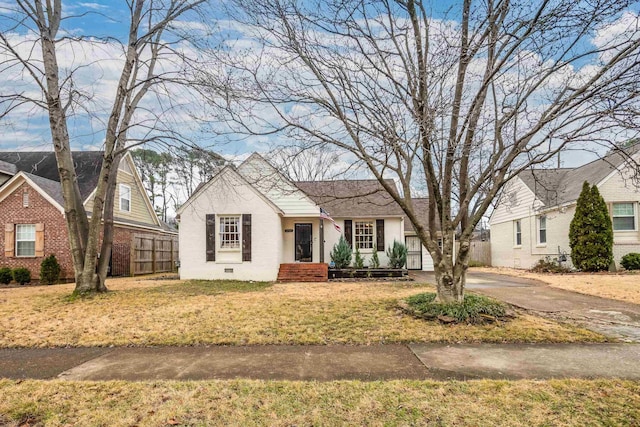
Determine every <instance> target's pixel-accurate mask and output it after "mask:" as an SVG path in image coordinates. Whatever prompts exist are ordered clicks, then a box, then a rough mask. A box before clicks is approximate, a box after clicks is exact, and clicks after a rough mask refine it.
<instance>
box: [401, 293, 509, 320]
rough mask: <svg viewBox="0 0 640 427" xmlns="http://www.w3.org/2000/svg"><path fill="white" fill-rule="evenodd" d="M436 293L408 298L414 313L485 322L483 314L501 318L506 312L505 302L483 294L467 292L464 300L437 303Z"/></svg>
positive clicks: (426, 316)
mask: <svg viewBox="0 0 640 427" xmlns="http://www.w3.org/2000/svg"><path fill="white" fill-rule="evenodd" d="M435 299H436V294H434V293H430V292H425V293H422V294H418V295H414V296H411V297H409V298H407V299H406V302H407V305H408V306H409V309H410V310H411V311H412V314H414V315H416V316H418V317H422V318H425V319H436V318H438V316H449V317H452V318H454V319H455V320H456V321H457V322H458V323H465V322H466V323H483V322H484V321H486V319H485V318H484V317H483V315H487V316H491V317H493V318H501V317H504V316H505V314H506V307H505V306H504V304H502V303H500V302H498V301H495V300H493V299H491V298H487V297H485V296H481V295H473V294H467V295H465V296H464V302H463V303H462V304H459V303H446V304H445V303H436V302H434V301H435Z"/></svg>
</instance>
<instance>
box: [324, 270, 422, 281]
mask: <svg viewBox="0 0 640 427" xmlns="http://www.w3.org/2000/svg"><path fill="white" fill-rule="evenodd" d="M408 274H409V271H408V270H405V269H404V268H330V269H329V280H331V279H367V278H372V279H379V278H385V277H404V276H407V275H408Z"/></svg>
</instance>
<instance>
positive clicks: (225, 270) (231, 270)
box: [224, 268, 233, 273]
mask: <svg viewBox="0 0 640 427" xmlns="http://www.w3.org/2000/svg"><path fill="white" fill-rule="evenodd" d="M224 272H225V273H233V268H225V269H224Z"/></svg>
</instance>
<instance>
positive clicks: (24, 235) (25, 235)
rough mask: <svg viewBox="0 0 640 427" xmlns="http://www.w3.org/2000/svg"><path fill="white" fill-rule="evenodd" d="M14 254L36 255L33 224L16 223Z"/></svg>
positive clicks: (34, 227)
mask: <svg viewBox="0 0 640 427" xmlns="http://www.w3.org/2000/svg"><path fill="white" fill-rule="evenodd" d="M16 256H25V257H27V256H36V226H35V224H18V225H16Z"/></svg>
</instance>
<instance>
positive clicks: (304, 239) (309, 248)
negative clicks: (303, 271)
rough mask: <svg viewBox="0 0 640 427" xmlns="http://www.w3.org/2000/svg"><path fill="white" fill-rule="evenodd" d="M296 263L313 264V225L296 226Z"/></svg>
mask: <svg viewBox="0 0 640 427" xmlns="http://www.w3.org/2000/svg"><path fill="white" fill-rule="evenodd" d="M295 251H296V261H299V262H311V260H312V257H313V236H312V225H311V224H296V244H295Z"/></svg>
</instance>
